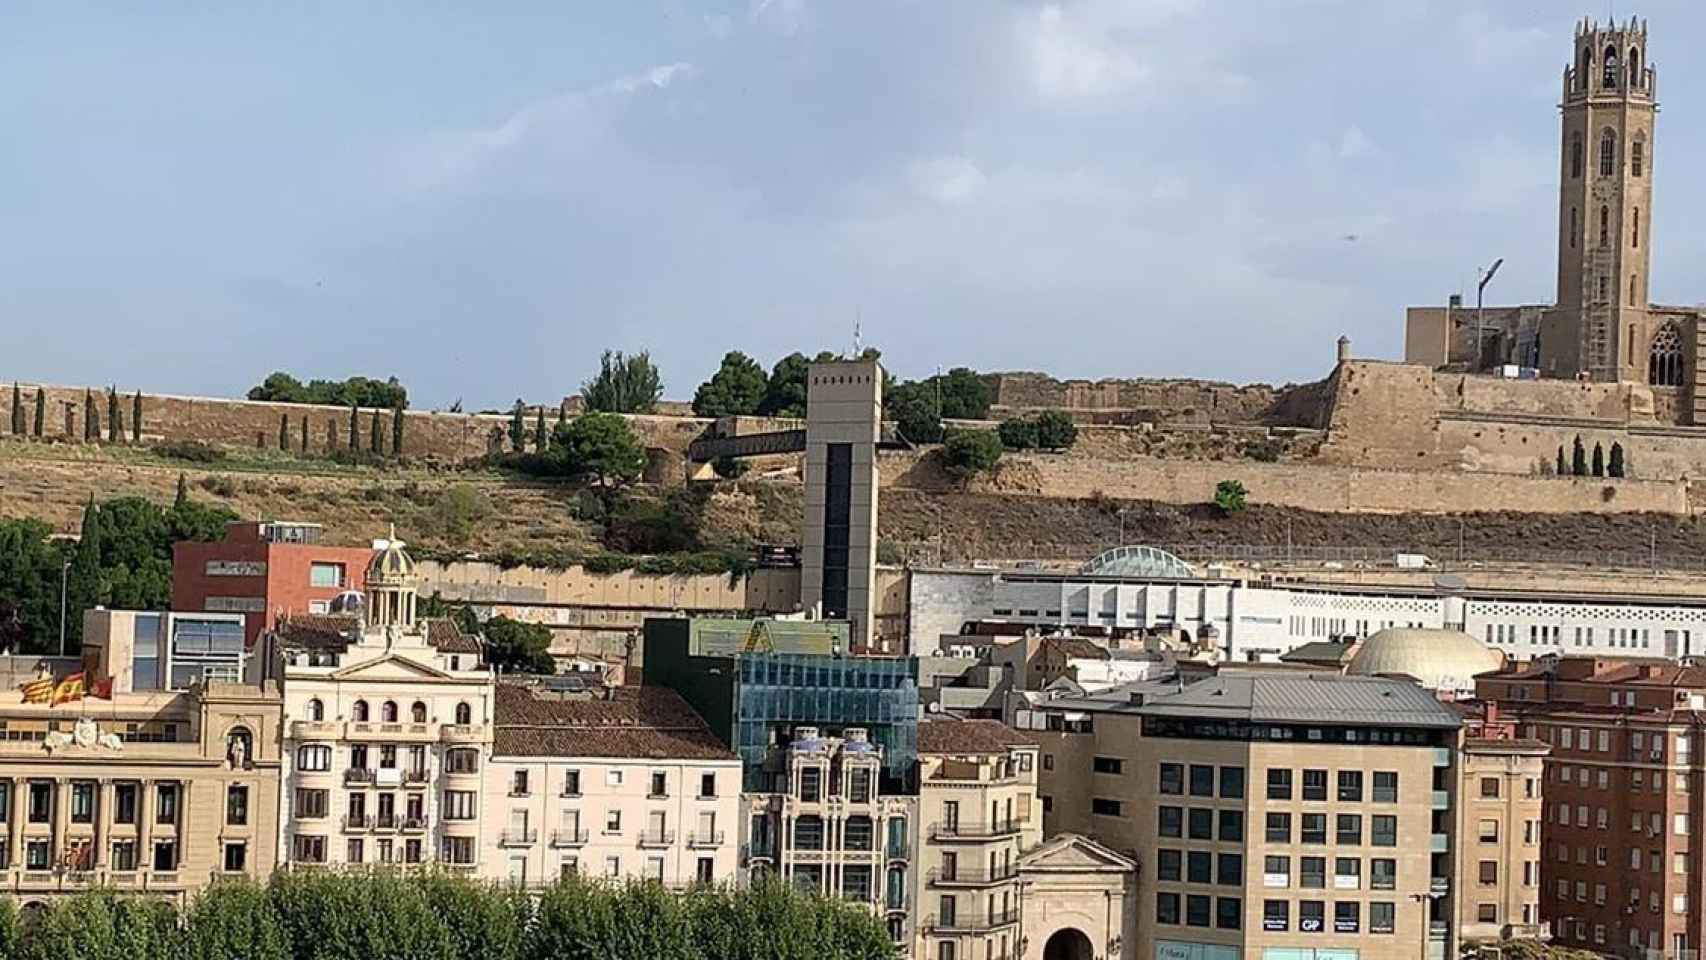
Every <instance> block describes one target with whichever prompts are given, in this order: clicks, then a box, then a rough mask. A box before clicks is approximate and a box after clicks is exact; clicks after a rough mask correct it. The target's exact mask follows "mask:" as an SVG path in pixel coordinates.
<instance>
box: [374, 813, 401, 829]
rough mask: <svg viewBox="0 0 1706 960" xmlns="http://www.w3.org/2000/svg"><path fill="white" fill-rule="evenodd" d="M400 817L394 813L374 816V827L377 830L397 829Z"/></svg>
mask: <svg viewBox="0 0 1706 960" xmlns="http://www.w3.org/2000/svg"><path fill="white" fill-rule="evenodd" d="M398 819H399V818H398V816H397V815H396V814H394V813H382V814H380V815H379V816H377V817H374V818H373V829H375V830H395V829H397V821H398Z"/></svg>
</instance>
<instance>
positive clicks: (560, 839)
mask: <svg viewBox="0 0 1706 960" xmlns="http://www.w3.org/2000/svg"><path fill="white" fill-rule="evenodd" d="M585 845H586V828H585V827H582V828H580V829H575V830H557V831H554V832H553V833H552V834H551V846H553V847H580V846H585Z"/></svg>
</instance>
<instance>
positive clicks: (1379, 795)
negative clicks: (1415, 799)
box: [1374, 770, 1398, 803]
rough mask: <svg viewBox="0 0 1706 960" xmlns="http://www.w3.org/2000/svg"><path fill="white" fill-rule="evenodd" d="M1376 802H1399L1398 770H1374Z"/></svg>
mask: <svg viewBox="0 0 1706 960" xmlns="http://www.w3.org/2000/svg"><path fill="white" fill-rule="evenodd" d="M1374 802H1375V803H1397V802H1398V772H1397V771H1396V770H1376V771H1374Z"/></svg>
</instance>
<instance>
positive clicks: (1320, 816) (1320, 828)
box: [1303, 813, 1327, 843]
mask: <svg viewBox="0 0 1706 960" xmlns="http://www.w3.org/2000/svg"><path fill="white" fill-rule="evenodd" d="M1303 842H1304V843H1326V842H1327V815H1326V814H1324V813H1306V814H1303Z"/></svg>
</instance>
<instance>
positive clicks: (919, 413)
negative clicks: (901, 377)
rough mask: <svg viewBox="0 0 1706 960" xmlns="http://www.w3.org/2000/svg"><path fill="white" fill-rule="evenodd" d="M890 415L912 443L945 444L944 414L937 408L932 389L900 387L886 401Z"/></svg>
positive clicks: (911, 384) (915, 384) (918, 385)
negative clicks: (943, 440) (943, 438)
mask: <svg viewBox="0 0 1706 960" xmlns="http://www.w3.org/2000/svg"><path fill="white" fill-rule="evenodd" d="M883 405H884V406H885V407H887V412H888V414H889V415H890V416H892V417H893V419H894V420H895V421H896V422H897V423H898V424H899V425H900V433H901V436H903V437H905V438H906V439H907V440H909V441H911V442H913V443H941V442H942V413H941V410H940V409H939V408H938V407H937V405H936V390H935V388H934V387H933V386H930V385H927V384H923V383H918V382H909V383H899V384H895V385H894V387H893V388H891V389H890V390H889V391H888V397H887V398H886V399H885V400H884V401H883Z"/></svg>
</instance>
